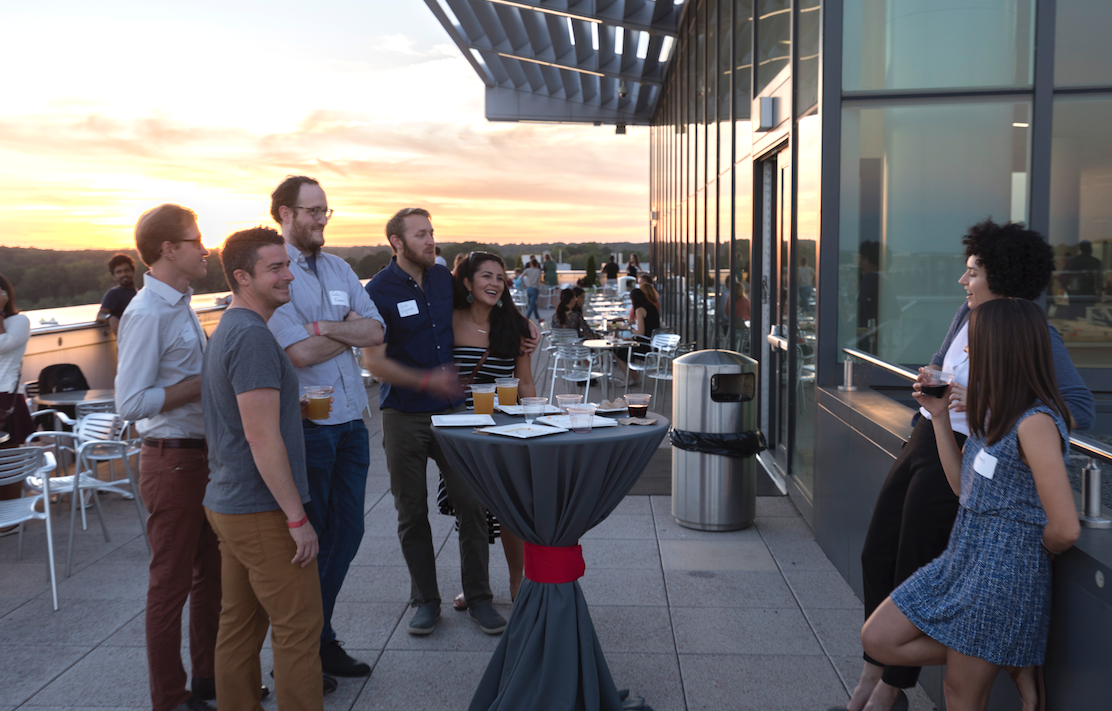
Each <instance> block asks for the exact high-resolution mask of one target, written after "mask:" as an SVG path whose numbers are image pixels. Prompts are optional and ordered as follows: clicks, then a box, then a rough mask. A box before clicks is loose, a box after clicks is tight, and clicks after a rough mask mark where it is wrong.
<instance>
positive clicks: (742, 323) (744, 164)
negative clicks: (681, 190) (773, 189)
mask: <svg viewBox="0 0 1112 711" xmlns="http://www.w3.org/2000/svg"><path fill="white" fill-rule="evenodd" d="M733 210H734V232H733V234H732V235H731V236H730V237H731V239H732V240H733V243H734V262H733V265H732V272H733V273H732V276H731V284H733V289H732V290H731V291H732V292H733V293H734V294H735V296H734V297H733V305H732V307H731V308H732V312H733V319H734V330H733V333H734V341H733V343H732V344H731V345H730V347H731V348H733V349H734V350H735V351H737V352H739V353H748V352H749V323H748V322H749V310H750V302H749V298H750V294H751V292H750V281H749V263H750V261H751V254H750V245H751V244H752V237H753V161H752V160H750V159H749V158H745V159H743V160H740V161H738V163H737V165H736V166H735V167H734V205H733Z"/></svg>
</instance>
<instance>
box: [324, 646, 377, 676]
mask: <svg viewBox="0 0 1112 711" xmlns="http://www.w3.org/2000/svg"><path fill="white" fill-rule="evenodd" d="M320 666H321V669H323V670H324V673H325V674H331V675H332V676H370V675H371V666H370V665H369V664H367V663H366V662H361V661H359V660H358V659H356V658H355V657H352V656H351V655H350V654H348V653H347V652H345V651H344V643H343V642H341V641H339V640H337V639H334V640H332V641H331V642H326V643H323V644H321V646H320Z"/></svg>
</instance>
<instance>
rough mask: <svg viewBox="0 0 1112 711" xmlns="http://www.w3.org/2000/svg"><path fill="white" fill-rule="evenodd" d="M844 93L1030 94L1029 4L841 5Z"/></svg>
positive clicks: (870, 1) (885, 0) (868, 1)
mask: <svg viewBox="0 0 1112 711" xmlns="http://www.w3.org/2000/svg"><path fill="white" fill-rule="evenodd" d="M844 12H845V15H844V19H843V25H842V27H843V36H842V39H843V46H844V48H845V50H844V52H845V53H844V55H843V65H842V85H843V88H844V89H845V90H847V91H860V90H874V89H944V88H954V87H994V86H1029V85H1030V84H1031V76H1032V74H1031V72H1032V60H1033V52H1032V47H1033V46H1034V21H1033V18H1034V13H1035V0H979V1H978V2H976V3H971V2H968V0H931V2H927V3H925V2H922V0H846V2H845V10H844Z"/></svg>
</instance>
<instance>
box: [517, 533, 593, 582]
mask: <svg viewBox="0 0 1112 711" xmlns="http://www.w3.org/2000/svg"><path fill="white" fill-rule="evenodd" d="M524 543H525V577H527V578H529V579H530V580H532V581H533V582H534V583H572V582H575V581H576V580H579V579H580V578H582V577H583V573H584V572H585V571H586V570H587V564H586V563H584V562H583V546H580V545H574V546H566V547H550V546H537V545H533V544H532V543H529V542H528V541H524Z"/></svg>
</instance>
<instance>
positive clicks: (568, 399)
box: [556, 393, 583, 414]
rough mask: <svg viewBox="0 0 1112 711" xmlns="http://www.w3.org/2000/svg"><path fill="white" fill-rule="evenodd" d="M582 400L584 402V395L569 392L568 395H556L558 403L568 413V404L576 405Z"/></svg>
mask: <svg viewBox="0 0 1112 711" xmlns="http://www.w3.org/2000/svg"><path fill="white" fill-rule="evenodd" d="M580 402H583V396H582V395H578V394H572V393H569V394H566V395H557V396H556V405H557V407H559V408H560V409H561V410H562V411H563V412H564V414H567V412H568V405H574V404H576V403H580Z"/></svg>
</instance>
